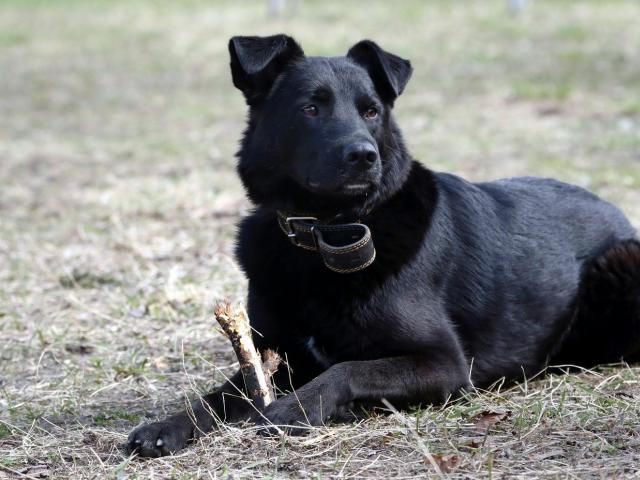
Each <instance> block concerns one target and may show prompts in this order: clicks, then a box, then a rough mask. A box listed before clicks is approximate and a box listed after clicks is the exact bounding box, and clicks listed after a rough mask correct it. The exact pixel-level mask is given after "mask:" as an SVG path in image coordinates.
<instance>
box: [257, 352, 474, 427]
mask: <svg viewBox="0 0 640 480" xmlns="http://www.w3.org/2000/svg"><path fill="white" fill-rule="evenodd" d="M467 383H468V371H467V367H466V364H465V362H464V360H463V358H462V356H461V355H459V356H457V357H455V358H454V357H451V356H450V354H446V353H443V354H441V355H433V354H430V355H406V356H399V357H390V358H383V359H378V360H364V361H350V362H343V363H338V364H336V365H333V366H332V367H331V368H329V369H328V370H327V371H325V372H324V373H322V374H320V375H319V376H318V377H316V378H315V379H313V380H312V381H311V382H309V383H307V384H306V385H304V386H302V387H301V388H299V389H297V390H296V391H295V392H293V393H290V394H289V395H286V396H284V397H282V398H280V399H278V400H276V401H275V402H274V403H272V404H271V405H270V406H269V407H267V409H266V410H265V412H264V418H263V423H265V424H266V425H268V424H269V423H270V424H271V425H276V426H282V427H284V428H285V429H288V430H290V431H291V432H292V433H301V432H302V431H303V430H304V426H306V425H311V426H317V425H321V424H322V423H323V422H324V421H325V420H326V419H329V418H332V417H340V416H343V415H344V414H345V413H346V412H347V411H348V410H350V409H351V408H352V406H353V404H354V402H365V403H378V402H380V401H381V400H382V399H383V398H385V399H387V400H388V401H389V402H391V404H393V405H395V406H398V407H399V408H402V407H405V406H407V405H411V404H414V403H415V404H417V403H440V402H443V401H445V400H446V399H447V398H448V397H449V395H451V394H455V393H456V392H457V391H458V390H460V389H461V388H463V387H464V386H466V385H467ZM301 427H302V428H301Z"/></svg>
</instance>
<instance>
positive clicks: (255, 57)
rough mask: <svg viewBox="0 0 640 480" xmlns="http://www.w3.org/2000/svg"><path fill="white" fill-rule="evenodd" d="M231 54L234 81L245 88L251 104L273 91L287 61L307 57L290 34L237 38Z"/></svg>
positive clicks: (230, 44) (243, 89) (246, 96)
mask: <svg viewBox="0 0 640 480" xmlns="http://www.w3.org/2000/svg"><path fill="white" fill-rule="evenodd" d="M229 54H230V55H231V76H232V78H233V84H234V85H235V86H236V88H238V89H240V90H242V93H244V96H245V98H246V99H247V103H248V104H249V105H254V104H255V103H257V102H259V101H260V100H261V99H263V98H264V97H265V96H266V95H267V94H268V93H269V90H270V89H271V86H272V85H273V82H274V81H275V79H276V78H277V77H278V75H279V74H280V73H281V72H282V70H283V69H284V68H285V67H286V66H287V64H289V63H290V62H292V61H294V60H296V59H298V58H302V57H303V56H304V52H303V51H302V48H300V46H299V45H298V44H297V43H296V41H295V40H294V39H293V38H291V37H288V36H287V35H273V36H270V37H233V38H231V40H229Z"/></svg>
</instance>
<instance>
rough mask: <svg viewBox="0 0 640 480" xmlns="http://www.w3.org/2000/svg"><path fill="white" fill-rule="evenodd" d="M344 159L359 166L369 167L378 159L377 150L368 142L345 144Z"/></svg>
mask: <svg viewBox="0 0 640 480" xmlns="http://www.w3.org/2000/svg"><path fill="white" fill-rule="evenodd" d="M344 160H345V162H347V163H348V164H351V165H357V166H359V167H361V168H370V167H372V166H373V165H374V164H375V163H376V161H377V160H378V151H377V150H376V148H375V147H374V146H373V145H372V144H371V143H370V142H356V143H351V144H349V145H347V147H346V148H345V150H344Z"/></svg>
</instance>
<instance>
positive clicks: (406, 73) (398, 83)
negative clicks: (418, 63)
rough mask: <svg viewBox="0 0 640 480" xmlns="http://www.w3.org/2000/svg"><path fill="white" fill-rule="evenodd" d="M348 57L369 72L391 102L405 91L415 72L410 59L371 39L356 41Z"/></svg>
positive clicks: (379, 89)
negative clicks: (391, 51)
mask: <svg viewBox="0 0 640 480" xmlns="http://www.w3.org/2000/svg"><path fill="white" fill-rule="evenodd" d="M347 57H349V58H350V59H351V60H353V61H354V62H356V63H357V64H359V65H361V66H363V67H364V68H365V70H367V72H369V76H370V77H371V79H372V80H373V84H374V85H375V87H376V89H377V90H378V94H379V95H380V96H381V97H382V99H383V100H384V101H385V102H389V103H390V104H393V101H394V100H395V99H396V98H397V97H398V95H400V94H401V93H402V92H403V90H404V87H405V86H406V85H407V82H408V81H409V79H410V78H411V73H412V72H413V68H412V67H411V62H409V60H405V59H404V58H401V57H398V56H397V55H394V54H393V53H389V52H385V51H384V50H383V49H381V48H380V47H379V46H378V45H377V44H376V43H375V42H372V41H371V40H362V41H361V42H358V43H356V44H355V45H354V46H353V47H351V48H350V49H349V52H348V53H347Z"/></svg>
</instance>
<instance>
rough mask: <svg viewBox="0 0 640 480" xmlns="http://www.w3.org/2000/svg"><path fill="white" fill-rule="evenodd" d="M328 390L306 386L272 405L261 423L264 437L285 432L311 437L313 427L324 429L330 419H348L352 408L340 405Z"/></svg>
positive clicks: (264, 413)
mask: <svg viewBox="0 0 640 480" xmlns="http://www.w3.org/2000/svg"><path fill="white" fill-rule="evenodd" d="M330 391H331V390H329V389H325V388H313V386H311V385H307V386H305V387H303V388H302V389H300V390H298V391H297V392H296V393H295V394H293V393H292V394H289V395H286V396H284V397H282V398H279V399H278V400H276V401H275V402H273V403H272V404H271V405H269V406H268V407H267V408H266V409H265V411H264V412H263V414H262V417H261V418H260V419H258V421H257V423H258V424H260V425H261V426H262V427H263V430H261V433H266V434H274V433H279V432H280V431H284V432H286V433H289V434H291V435H303V434H305V433H308V432H309V430H310V428H311V427H318V426H321V425H324V422H325V420H328V419H330V418H342V417H344V416H346V412H347V411H349V410H350V409H351V408H352V406H353V404H352V403H351V402H347V403H339V402H337V397H336V395H335V394H332V393H328V392H330Z"/></svg>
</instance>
